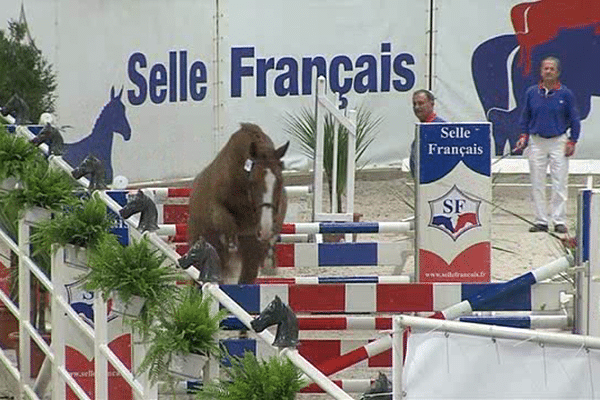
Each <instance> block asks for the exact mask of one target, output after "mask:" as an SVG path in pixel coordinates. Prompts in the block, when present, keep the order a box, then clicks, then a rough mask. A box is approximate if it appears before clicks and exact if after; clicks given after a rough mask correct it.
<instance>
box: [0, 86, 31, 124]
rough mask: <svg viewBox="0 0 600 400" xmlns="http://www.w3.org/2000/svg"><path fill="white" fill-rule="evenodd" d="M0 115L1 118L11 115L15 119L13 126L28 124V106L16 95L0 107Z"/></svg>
mask: <svg viewBox="0 0 600 400" xmlns="http://www.w3.org/2000/svg"><path fill="white" fill-rule="evenodd" d="M0 113H2V115H3V116H7V115H12V116H13V117H14V118H15V125H23V124H27V123H29V106H28V105H27V103H25V100H23V99H22V98H21V97H20V96H19V95H18V94H16V93H15V94H13V95H12V96H11V98H10V99H8V101H7V102H6V104H5V105H4V107H0Z"/></svg>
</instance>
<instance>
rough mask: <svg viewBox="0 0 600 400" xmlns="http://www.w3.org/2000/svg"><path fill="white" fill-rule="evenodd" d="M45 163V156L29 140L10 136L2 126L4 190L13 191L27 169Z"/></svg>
mask: <svg viewBox="0 0 600 400" xmlns="http://www.w3.org/2000/svg"><path fill="white" fill-rule="evenodd" d="M45 163H46V160H45V159H44V157H43V155H42V154H41V153H40V151H39V150H38V149H36V148H35V146H33V145H32V144H31V143H29V142H28V141H27V139H25V138H23V137H21V136H18V135H11V134H9V133H8V132H7V130H6V127H5V126H4V125H0V183H1V185H0V186H1V187H2V189H4V190H10V189H13V188H14V186H15V184H16V182H17V181H18V180H20V179H21V177H22V176H23V174H24V172H25V169H26V168H28V167H30V166H31V165H34V164H45Z"/></svg>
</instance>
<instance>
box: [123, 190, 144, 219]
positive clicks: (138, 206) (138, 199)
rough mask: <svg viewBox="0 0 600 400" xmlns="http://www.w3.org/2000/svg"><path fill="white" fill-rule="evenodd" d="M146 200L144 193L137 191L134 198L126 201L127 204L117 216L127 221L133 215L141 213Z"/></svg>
mask: <svg viewBox="0 0 600 400" xmlns="http://www.w3.org/2000/svg"><path fill="white" fill-rule="evenodd" d="M128 197H129V196H128ZM146 199H148V197H146V195H145V194H144V192H142V191H141V190H138V191H137V193H136V194H135V195H134V196H132V197H130V198H128V199H127V204H126V205H125V207H123V208H121V209H120V210H119V215H121V217H122V218H124V219H127V218H129V217H131V216H132V215H133V214H135V213H139V212H142V210H143V209H144V208H145V207H146V203H147V202H146V201H145V200H146ZM148 200H149V199H148Z"/></svg>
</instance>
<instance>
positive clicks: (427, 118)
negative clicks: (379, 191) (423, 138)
mask: <svg viewBox="0 0 600 400" xmlns="http://www.w3.org/2000/svg"><path fill="white" fill-rule="evenodd" d="M412 104H413V112H414V113H415V116H416V117H417V118H418V119H419V122H421V123H429V122H446V121H445V120H444V119H442V118H440V117H438V116H437V115H436V113H435V111H434V110H433V108H434V106H435V97H434V96H433V93H431V92H430V91H429V90H427V89H419V90H416V91H415V92H414V93H413V97H412ZM416 152H417V141H416V140H413V142H412V143H411V145H410V158H409V166H410V175H411V176H412V177H413V178H414V177H415V170H416V165H415V153H416Z"/></svg>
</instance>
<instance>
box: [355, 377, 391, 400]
mask: <svg viewBox="0 0 600 400" xmlns="http://www.w3.org/2000/svg"><path fill="white" fill-rule="evenodd" d="M377 394H378V395H377ZM391 398H392V382H391V381H390V380H389V379H388V377H387V376H386V375H385V374H384V373H382V372H380V373H379V376H378V377H377V379H376V380H375V381H374V382H372V383H371V388H370V389H369V391H368V392H366V393H365V394H364V395H363V396H362V397H361V399H365V400H367V399H368V400H388V399H390V400H391Z"/></svg>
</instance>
